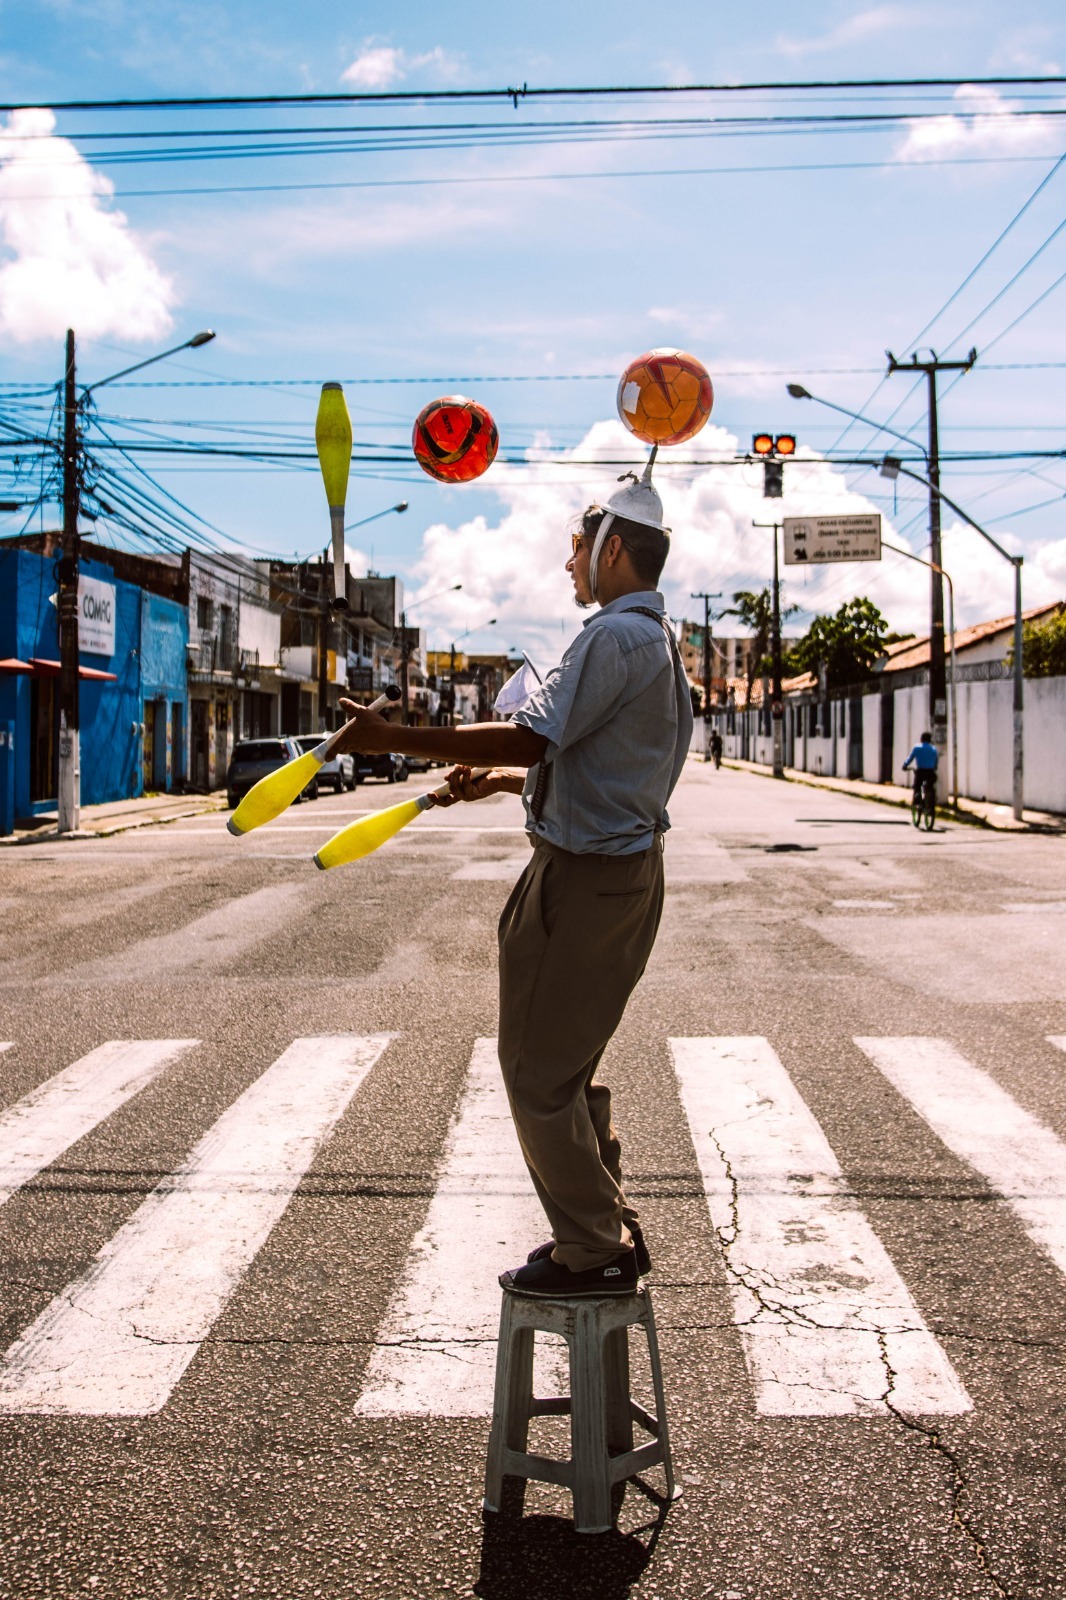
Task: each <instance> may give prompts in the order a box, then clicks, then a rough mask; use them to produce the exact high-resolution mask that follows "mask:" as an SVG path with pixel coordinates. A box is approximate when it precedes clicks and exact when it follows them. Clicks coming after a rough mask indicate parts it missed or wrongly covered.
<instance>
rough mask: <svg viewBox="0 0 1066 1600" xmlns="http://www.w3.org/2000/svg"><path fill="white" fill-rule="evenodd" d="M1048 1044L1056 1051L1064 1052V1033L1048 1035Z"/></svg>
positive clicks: (1065, 1040) (1065, 1034)
mask: <svg viewBox="0 0 1066 1600" xmlns="http://www.w3.org/2000/svg"><path fill="white" fill-rule="evenodd" d="M1047 1042H1048V1044H1053V1045H1054V1046H1055V1048H1056V1049H1057V1050H1066V1033H1049V1034H1048V1036H1047Z"/></svg>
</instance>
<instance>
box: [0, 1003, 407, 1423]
mask: <svg viewBox="0 0 1066 1600" xmlns="http://www.w3.org/2000/svg"><path fill="white" fill-rule="evenodd" d="M391 1037H392V1036H391V1035H389V1034H372V1035H358V1034H337V1035H327V1036H325V1037H322V1038H306V1039H297V1040H295V1041H294V1042H293V1043H292V1044H291V1045H290V1046H289V1048H288V1049H287V1050H286V1051H285V1052H284V1054H283V1055H281V1056H279V1058H278V1059H277V1061H275V1062H274V1063H273V1065H272V1066H270V1067H268V1068H267V1070H266V1071H265V1072H264V1073H263V1074H262V1076H261V1077H259V1078H258V1079H257V1080H256V1081H255V1082H254V1083H253V1084H251V1086H250V1087H249V1088H247V1089H246V1090H245V1091H244V1093H243V1094H242V1095H240V1097H239V1098H238V1099H237V1100H235V1101H234V1103H233V1104H232V1105H231V1106H230V1107H229V1108H228V1109H227V1110H226V1111H224V1112H223V1114H222V1116H221V1117H219V1119H218V1121H217V1122H216V1123H215V1124H214V1126H213V1127H212V1128H210V1129H209V1130H208V1132H207V1133H206V1134H205V1135H204V1137H203V1138H202V1139H201V1140H200V1141H199V1143H198V1144H197V1145H196V1147H195V1148H194V1149H193V1151H192V1153H191V1154H190V1156H189V1158H188V1160H187V1161H186V1162H185V1163H184V1165H183V1166H181V1167H180V1168H179V1169H178V1170H177V1171H176V1172H175V1173H172V1174H171V1175H170V1176H169V1177H167V1178H165V1179H164V1180H163V1181H162V1183H160V1184H158V1185H157V1187H156V1188H155V1189H154V1190H153V1191H152V1193H151V1194H150V1195H149V1196H148V1198H147V1199H146V1200H145V1201H144V1202H143V1203H142V1204H141V1206H140V1207H139V1208H138V1209H137V1211H136V1212H134V1214H133V1216H132V1217H131V1218H130V1219H129V1221H128V1222H126V1223H125V1224H124V1226H123V1227H121V1228H120V1229H119V1231H118V1232H117V1233H116V1234H115V1235H114V1237H113V1238H112V1239H111V1240H110V1241H109V1242H108V1243H107V1244H106V1245H105V1246H104V1248H103V1249H102V1250H101V1251H100V1253H99V1255H98V1256H97V1258H96V1260H95V1262H94V1263H93V1265H92V1266H91V1267H90V1268H89V1270H88V1272H86V1273H85V1275H84V1276H83V1277H82V1278H80V1279H77V1280H75V1282H74V1283H72V1284H70V1285H68V1287H67V1288H66V1289H65V1290H64V1291H63V1292H62V1293H61V1294H60V1295H58V1296H57V1297H56V1299H55V1300H53V1301H52V1303H51V1305H49V1306H47V1307H46V1308H45V1310H44V1311H43V1312H42V1313H41V1315H40V1316H39V1317H38V1318H37V1320H36V1322H34V1323H33V1325H32V1326H31V1327H30V1328H29V1329H27V1331H26V1332H25V1333H24V1334H23V1335H22V1337H21V1338H20V1339H18V1340H17V1341H16V1343H15V1344H13V1345H12V1346H11V1349H10V1350H9V1351H8V1352H7V1354H6V1356H5V1357H4V1359H3V1362H2V1363H0V1413H7V1414H26V1413H35V1414H51V1415H69V1416H144V1415H147V1414H148V1413H150V1412H154V1411H158V1410H160V1409H161V1407H162V1406H163V1405H165V1403H166V1400H167V1397H168V1395H169V1394H170V1392H171V1390H172V1389H173V1387H174V1385H175V1384H176V1383H177V1382H178V1380H179V1379H180V1378H181V1376H182V1374H183V1373H184V1371H185V1369H186V1367H187V1366H188V1365H189V1363H190V1361H191V1360H192V1359H193V1357H194V1356H195V1354H196V1352H197V1349H198V1348H199V1345H200V1343H201V1342H202V1341H203V1339H205V1338H206V1336H207V1334H208V1333H209V1332H210V1329H211V1326H212V1324H213V1323H214V1321H215V1319H216V1318H217V1317H218V1315H219V1314H220V1312H221V1311H222V1309H223V1307H224V1306H225V1304H226V1302H227V1300H228V1299H229V1298H230V1296H231V1295H232V1293H233V1291H234V1290H235V1289H236V1287H237V1285H238V1283H239V1282H240V1279H241V1277H242V1276H243V1274H244V1273H245V1271H246V1270H247V1268H248V1267H249V1265H250V1264H251V1262H252V1261H253V1260H254V1258H255V1256H256V1254H257V1253H258V1251H259V1250H260V1249H261V1248H262V1246H263V1244H264V1243H265V1242H266V1239H267V1237H268V1236H269V1234H270V1231H271V1229H272V1228H273V1227H274V1226H275V1224H276V1223H277V1221H278V1220H279V1218H280V1217H281V1216H282V1214H283V1212H284V1211H285V1208H286V1207H287V1205H288V1204H289V1201H290V1199H291V1198H292V1195H293V1193H294V1191H295V1189H296V1187H297V1185H298V1184H299V1182H300V1179H301V1177H302V1176H303V1174H304V1172H305V1171H306V1170H307V1168H308V1167H309V1166H310V1164H311V1162H312V1161H313V1159H314V1157H315V1154H316V1152H317V1150H318V1148H319V1146H320V1145H321V1143H322V1142H323V1140H324V1139H325V1138H326V1136H327V1135H328V1134H329V1132H330V1131H331V1129H332V1128H333V1126H334V1124H335V1123H336V1122H337V1120H338V1119H339V1118H340V1117H341V1116H342V1115H343V1113H344V1111H345V1110H346V1108H347V1106H348V1104H349V1102H350V1101H351V1098H352V1096H353V1095H354V1094H355V1092H356V1090H357V1089H358V1087H359V1085H360V1084H361V1083H362V1081H363V1079H364V1077H365V1076H366V1074H367V1072H368V1071H369V1070H370V1068H371V1067H372V1066H373V1064H374V1062H375V1061H376V1060H377V1059H378V1057H379V1056H380V1055H381V1053H382V1051H383V1050H384V1049H385V1047H386V1045H387V1044H388V1042H389V1039H390V1038H391Z"/></svg>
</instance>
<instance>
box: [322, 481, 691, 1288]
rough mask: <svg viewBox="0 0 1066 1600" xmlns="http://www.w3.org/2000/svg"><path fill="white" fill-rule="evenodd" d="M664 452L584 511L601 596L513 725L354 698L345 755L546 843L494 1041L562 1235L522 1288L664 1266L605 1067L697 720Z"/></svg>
mask: <svg viewBox="0 0 1066 1600" xmlns="http://www.w3.org/2000/svg"><path fill="white" fill-rule="evenodd" d="M653 459H654V452H653ZM651 465H652V463H651V462H649V463H648V467H647V468H646V470H645V472H644V475H643V477H642V478H641V479H640V480H639V481H636V480H635V479H634V481H633V482H631V483H628V484H626V486H625V487H624V488H622V489H619V490H618V491H616V493H615V494H613V495H612V496H611V498H610V500H609V501H608V503H607V505H606V506H595V505H594V506H590V507H589V509H588V510H587V511H586V512H585V513H584V515H583V517H582V518H581V520H580V527H579V529H578V531H575V532H574V533H573V535H572V543H573V549H572V553H571V555H570V559H569V560H568V561H567V563H566V567H567V571H568V572H569V574H570V577H571V581H572V582H573V586H574V598H575V601H576V603H577V604H578V605H579V606H581V607H583V608H584V607H589V606H592V605H594V604H595V605H597V606H598V607H599V609H598V611H597V612H596V613H595V615H593V616H592V617H590V618H589V619H588V620H587V621H586V623H585V625H584V628H583V629H582V631H581V633H580V634H579V635H578V637H577V638H576V639H575V640H574V642H573V643H572V644H571V645H570V646H569V648H568V649H567V651H566V653H565V654H564V656H563V659H562V661H561V662H560V663H559V665H558V667H556V668H555V670H554V671H552V672H550V673H549V674H548V675H547V677H546V678H545V680H544V682H543V684H542V685H541V686H540V687H539V688H538V689H537V690H536V692H535V693H534V694H533V696H532V698H531V699H530V700H529V701H528V702H527V704H526V705H525V706H524V708H523V709H521V710H520V711H518V712H517V713H516V715H515V716H514V718H513V720H512V721H511V722H506V723H482V724H474V725H471V726H464V727H458V728H407V727H394V726H392V725H391V724H389V723H387V722H386V721H384V719H383V718H381V717H379V716H377V715H375V714H373V713H371V712H369V711H367V710H365V709H363V708H361V707H359V706H356V705H354V704H353V703H351V702H349V701H345V702H342V704H344V706H345V710H346V711H347V713H348V715H349V717H350V718H351V719H352V720H351V722H350V723H349V724H348V728H347V730H346V731H345V732H344V734H343V742H342V743H341V744H340V748H341V749H344V750H352V751H355V750H358V751H363V752H368V753H369V752H376V751H385V750H393V751H398V752H400V753H402V754H407V755H421V756H430V757H435V758H437V759H444V760H451V761H454V762H456V763H457V765H456V767H455V770H454V771H453V772H452V773H451V775H450V783H451V791H452V792H451V795H450V796H449V797H448V798H447V799H445V800H444V801H438V803H443V804H451V803H453V802H454V801H455V800H460V799H461V800H481V799H484V798H486V797H487V796H489V795H493V794H497V793H500V792H506V793H512V794H521V795H522V797H523V800H524V803H525V810H526V825H527V831H528V835H529V838H530V842H531V844H532V846H533V853H532V856H531V858H530V861H529V864H528V865H527V866H526V868H525V870H524V871H523V873H522V875H521V877H520V878H519V880H518V882H517V883H516V884H515V887H514V889H513V890H512V892H511V895H510V897H509V899H508V901H507V904H506V906H505V907H504V910H503V914H502V916H501V918H500V926H499V944H500V1024H499V1055H500V1066H501V1068H502V1071H503V1077H504V1082H505V1084H506V1087H507V1093H508V1097H509V1100H510V1104H511V1111H512V1114H513V1116H514V1121H515V1127H516V1129H517V1131H518V1139H519V1143H520V1145H521V1148H522V1154H523V1156H524V1158H525V1161H526V1164H527V1166H528V1168H529V1172H530V1176H531V1178H532V1180H533V1184H534V1186H535V1188H536V1190H537V1194H538V1195H539V1197H540V1200H541V1202H542V1204H543V1206H544V1210H545V1212H546V1213H547V1216H548V1221H549V1223H550V1225H551V1230H552V1238H551V1239H550V1240H549V1241H548V1242H547V1243H546V1244H543V1245H541V1246H539V1247H538V1248H537V1249H535V1250H533V1251H532V1253H531V1255H530V1256H529V1259H528V1260H527V1261H526V1262H525V1263H524V1264H522V1265H520V1266H517V1267H514V1268H512V1269H511V1270H509V1271H506V1272H504V1273H503V1274H502V1276H501V1278H500V1282H501V1284H502V1285H503V1286H504V1288H506V1289H509V1290H512V1291H513V1292H515V1293H519V1294H532V1295H558V1296H565V1297H572V1296H590V1297H591V1296H601V1295H615V1294H632V1293H633V1292H634V1291H635V1289H636V1288H637V1284H638V1280H639V1278H640V1276H642V1275H643V1274H644V1273H646V1272H647V1271H648V1270H649V1267H650V1261H649V1257H648V1252H647V1248H646V1246H645V1244H644V1240H643V1237H642V1235H641V1231H640V1226H639V1221H638V1217H637V1213H636V1211H635V1210H634V1209H633V1207H632V1206H631V1205H630V1203H629V1202H628V1200H627V1198H626V1195H625V1191H624V1188H623V1185H622V1171H621V1146H620V1144H619V1141H618V1138H617V1135H616V1134H615V1131H614V1127H613V1124H612V1121H611V1096H610V1090H609V1089H608V1088H606V1086H605V1085H603V1084H598V1083H596V1082H595V1075H596V1069H597V1067H598V1066H599V1062H600V1058H601V1056H602V1055H603V1052H604V1049H605V1048H606V1046H607V1044H608V1042H609V1041H610V1039H611V1037H612V1035H613V1034H614V1032H615V1030H616V1029H617V1027H618V1025H619V1023H620V1021H621V1019H622V1014H623V1012H624V1011H625V1008H626V1004H627V1002H628V1000H629V997H630V995H631V994H632V992H633V990H634V988H635V987H636V984H637V982H638V981H639V979H640V977H641V974H642V973H643V971H644V968H645V966H646V965H647V961H648V958H649V956H650V954H651V950H652V946H653V944H654V942H655V936H656V933H657V931H658V927H659V919H660V916H661V914H662V906H663V856H662V844H663V834H664V833H665V831H666V830H667V828H668V827H669V825H670V824H669V819H668V817H667V813H666V805H667V801H668V799H669V797H670V794H671V792H672V791H673V788H674V785H675V784H676V782H677V780H678V777H679V775H680V773H681V769H682V767H683V765H684V762H685V756H686V753H687V751H688V747H689V741H690V737H691V733H692V709H691V699H690V696H689V689H688V683H687V680H686V677H685V673H684V669H683V667H682V664H681V660H680V655H679V652H678V649H677V645H676V643H675V641H674V637H673V634H672V633H671V631H670V629H669V626H668V623H667V618H666V614H665V613H666V607H665V603H664V601H663V597H662V595H661V594H660V593H659V591H658V588H657V584H658V581H659V575H660V573H661V571H662V569H663V565H664V563H665V561H666V557H667V554H668V551H669V547H670V538H669V529H667V528H665V527H664V526H663V510H662V501H661V500H660V498H659V494H658V491H657V490H656V489H655V487H654V485H653V484H652V482H651ZM630 476H631V475H630ZM475 767H482V768H487V769H488V770H487V771H484V772H481V773H475V772H474V771H473V770H472V769H473V768H475Z"/></svg>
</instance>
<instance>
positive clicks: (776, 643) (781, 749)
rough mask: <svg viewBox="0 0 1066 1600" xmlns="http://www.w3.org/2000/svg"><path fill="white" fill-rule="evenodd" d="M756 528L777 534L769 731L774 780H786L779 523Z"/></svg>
mask: <svg viewBox="0 0 1066 1600" xmlns="http://www.w3.org/2000/svg"><path fill="white" fill-rule="evenodd" d="M752 527H753V528H772V529H773V534H774V578H773V588H772V591H771V594H772V600H771V611H770V719H771V720H770V728H771V732H772V733H773V738H774V777H775V778H783V777H784V776H785V740H784V731H785V729H784V715H785V711H784V706H783V705H782V701H781V696H782V689H781V672H782V667H781V580H780V574H779V570H778V565H777V536H778V534H779V533H780V532H781V524H780V522H753V523H752Z"/></svg>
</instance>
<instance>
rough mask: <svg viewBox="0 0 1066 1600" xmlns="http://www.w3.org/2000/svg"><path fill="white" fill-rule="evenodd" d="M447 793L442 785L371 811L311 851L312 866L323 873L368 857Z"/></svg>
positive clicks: (481, 770) (479, 773)
mask: <svg viewBox="0 0 1066 1600" xmlns="http://www.w3.org/2000/svg"><path fill="white" fill-rule="evenodd" d="M488 770H489V769H488V767H475V768H474V771H473V772H472V773H471V775H470V776H471V777H472V778H480V777H483V776H484V774H485V773H486V772H488ZM450 793H451V790H450V788H449V786H448V784H446V783H442V784H441V786H440V788H439V789H431V790H430V791H429V793H428V794H420V795H418V797H417V798H416V799H414V800H405V801H404V802H403V804H402V805H398V806H387V807H386V809H385V810H384V811H372V812H371V813H370V815H369V816H368V817H360V818H359V819H358V821H357V822H349V824H348V826H347V827H346V828H342V829H341V831H340V832H339V833H335V834H334V835H333V838H332V839H330V840H328V841H327V843H326V844H324V845H323V846H322V848H321V850H316V851H315V858H314V859H315V866H316V867H321V868H322V869H323V871H325V869H326V868H327V867H343V866H344V864H345V862H347V861H359V860H361V859H362V857H363V856H369V855H372V854H373V852H374V851H375V850H377V849H378V848H379V846H381V845H383V844H384V843H385V842H386V840H388V839H391V838H392V836H393V834H396V833H399V831H400V829H401V828H406V826H407V824H408V823H409V822H413V821H414V820H415V818H416V817H417V816H419V815H420V813H421V812H423V811H428V810H429V808H430V806H431V805H432V804H433V801H434V800H435V799H438V798H439V799H441V800H443V799H444V798H445V797H446V796H447V795H448V794H450Z"/></svg>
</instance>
